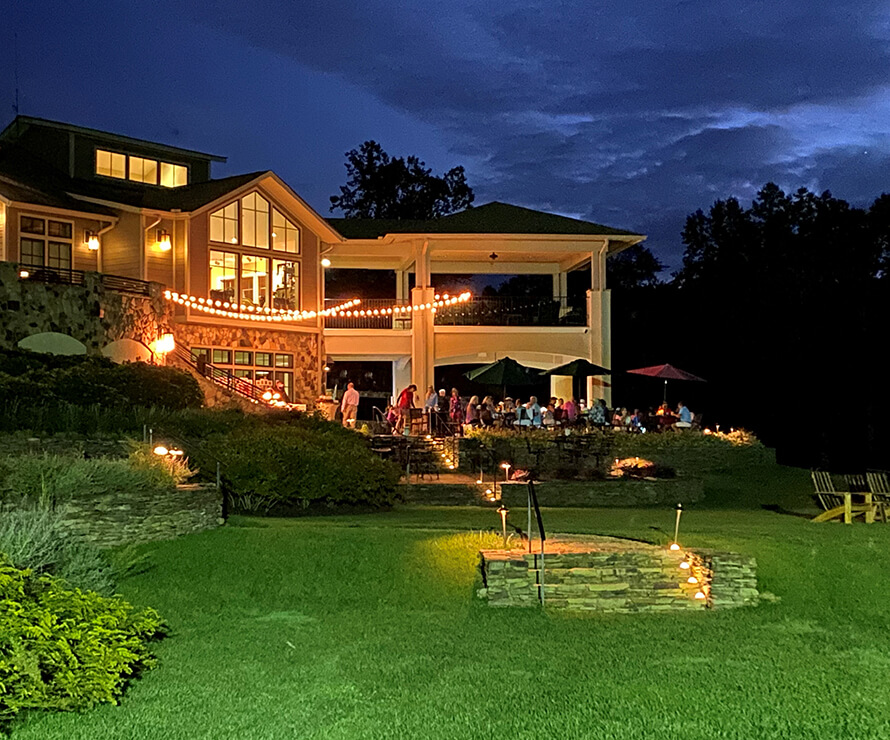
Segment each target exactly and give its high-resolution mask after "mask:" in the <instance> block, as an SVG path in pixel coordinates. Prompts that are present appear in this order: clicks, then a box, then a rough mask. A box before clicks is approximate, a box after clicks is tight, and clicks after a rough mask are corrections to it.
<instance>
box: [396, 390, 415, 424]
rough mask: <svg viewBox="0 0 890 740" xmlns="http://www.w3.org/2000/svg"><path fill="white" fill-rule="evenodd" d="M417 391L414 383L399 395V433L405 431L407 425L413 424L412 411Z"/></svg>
mask: <svg viewBox="0 0 890 740" xmlns="http://www.w3.org/2000/svg"><path fill="white" fill-rule="evenodd" d="M416 391H417V386H416V385H414V383H412V384H411V385H409V386H408V387H407V388H405V390H403V391H402V392H401V393H400V394H399V400H398V401H396V408H397V409H398V410H399V424H398V426H397V427H396V431H397V432H402V431H404V429H405V425H406V424H410V423H411V409H413V408H414V393H415V392H416Z"/></svg>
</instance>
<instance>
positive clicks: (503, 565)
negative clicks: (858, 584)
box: [478, 537, 758, 613]
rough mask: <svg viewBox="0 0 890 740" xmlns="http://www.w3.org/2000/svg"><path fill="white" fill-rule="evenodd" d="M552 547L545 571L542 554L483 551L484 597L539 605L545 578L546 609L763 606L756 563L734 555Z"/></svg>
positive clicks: (639, 547)
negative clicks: (760, 599) (758, 588)
mask: <svg viewBox="0 0 890 740" xmlns="http://www.w3.org/2000/svg"><path fill="white" fill-rule="evenodd" d="M548 549H555V551H553V552H547V553H546V554H545V556H544V561H543V571H542V567H541V555H540V554H539V553H527V552H523V551H518V550H483V551H482V552H481V553H480V558H481V563H480V569H481V572H482V580H483V587H482V589H480V590H479V592H478V595H479V596H480V598H484V599H485V600H487V602H488V603H489V605H490V606H534V605H536V604H538V603H539V594H540V588H541V582H542V579H543V583H544V587H543V588H544V602H545V605H546V606H547V607H549V608H556V609H569V610H579V611H599V612H611V613H635V612H661V611H692V610H701V609H706V608H710V609H717V608H721V609H726V608H733V607H739V606H749V605H754V604H756V603H757V601H758V592H757V575H756V567H757V564H756V562H755V560H754V558H750V557H746V556H742V555H738V554H735V553H716V552H672V551H670V550H667V549H665V548H659V547H655V546H653V545H646V544H644V543H638V542H633V541H630V540H619V539H615V538H608V537H596V538H574V539H573V540H572V541H571V542H569V543H559V544H557V545H556V546H555V547H552V546H550V545H548ZM682 563H687V564H688V566H689V567H688V568H685V569H684V568H683V567H681V564H682ZM690 578H692V579H694V582H692V583H690V582H689V580H690Z"/></svg>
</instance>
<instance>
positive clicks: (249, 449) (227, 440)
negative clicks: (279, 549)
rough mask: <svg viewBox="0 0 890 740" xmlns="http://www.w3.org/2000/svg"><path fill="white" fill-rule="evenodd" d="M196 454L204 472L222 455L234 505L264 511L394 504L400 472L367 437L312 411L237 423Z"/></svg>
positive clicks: (200, 447) (225, 478) (221, 460)
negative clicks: (282, 419)
mask: <svg viewBox="0 0 890 740" xmlns="http://www.w3.org/2000/svg"><path fill="white" fill-rule="evenodd" d="M193 457H197V459H198V463H199V465H200V466H201V467H202V468H204V469H205V470H212V469H215V466H216V461H217V460H219V461H220V463H221V464H222V473H223V480H224V483H225V486H226V488H227V490H228V492H229V494H230V495H231V496H232V501H233V503H234V505H235V508H236V509H240V510H246V511H254V512H264V513H268V512H271V511H274V510H276V509H279V510H286V509H287V508H289V507H294V506H302V507H306V506H308V505H309V504H310V503H324V504H366V505H372V506H385V505H389V504H392V503H393V502H394V501H395V486H396V484H397V483H398V480H399V474H400V471H399V469H398V467H397V466H395V465H393V464H392V463H389V462H385V461H383V460H380V459H379V458H377V457H376V456H375V455H374V453H373V452H371V450H370V449H369V447H368V445H367V442H366V440H365V439H364V438H363V437H362V436H361V435H359V434H356V433H355V432H352V431H350V430H347V429H343V428H342V427H340V426H339V425H336V424H331V423H330V422H326V421H320V420H317V419H315V418H313V417H302V418H299V419H296V420H293V421H292V423H289V424H273V425H268V424H266V425H254V424H251V425H248V426H245V427H241V428H237V429H235V430H233V431H231V432H229V433H227V434H223V435H216V436H214V437H212V438H210V439H208V440H207V441H206V442H204V443H203V444H201V445H199V447H198V450H197V452H196V453H195V454H194V455H193Z"/></svg>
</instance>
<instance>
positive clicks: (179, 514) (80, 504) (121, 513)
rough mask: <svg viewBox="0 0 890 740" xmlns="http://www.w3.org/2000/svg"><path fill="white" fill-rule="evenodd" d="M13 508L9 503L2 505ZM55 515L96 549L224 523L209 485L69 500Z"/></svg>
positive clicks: (164, 537) (218, 495) (214, 489)
mask: <svg viewBox="0 0 890 740" xmlns="http://www.w3.org/2000/svg"><path fill="white" fill-rule="evenodd" d="M14 508H15V504H12V503H10V502H6V503H4V504H3V507H2V509H3V510H5V511H11V510H13V509H14ZM58 511H59V512H60V513H61V518H62V522H61V525H62V527H64V529H65V530H66V531H67V532H69V533H70V534H71V535H72V536H73V537H74V538H76V539H78V540H82V541H85V542H90V543H92V544H95V545H97V546H99V547H116V546H118V545H126V544H130V543H142V542H155V541H157V540H169V539H172V538H174V537H179V536H180V535H183V534H191V533H192V532H201V531H203V530H205V529H213V528H215V527H218V526H219V525H221V524H223V521H224V520H223V518H222V515H223V506H222V493H221V492H220V491H219V490H218V489H217V487H216V486H214V485H209V484H192V485H185V486H177V487H176V488H175V489H174V490H167V491H163V490H160V491H159V490H143V491H127V492H125V493H122V492H116V493H110V494H105V495H102V496H91V497H89V498H72V499H69V500H67V501H64V502H61V503H59V504H58Z"/></svg>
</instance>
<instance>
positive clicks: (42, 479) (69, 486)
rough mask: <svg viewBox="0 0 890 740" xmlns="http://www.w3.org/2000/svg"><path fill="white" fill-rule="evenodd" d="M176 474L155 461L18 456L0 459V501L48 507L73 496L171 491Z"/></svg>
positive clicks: (63, 456)
mask: <svg viewBox="0 0 890 740" xmlns="http://www.w3.org/2000/svg"><path fill="white" fill-rule="evenodd" d="M176 482H177V474H175V473H174V472H172V471H171V470H170V469H169V468H168V469H167V470H166V471H164V469H163V466H161V465H159V464H158V463H157V462H156V461H152V463H151V464H150V465H149V464H148V463H147V462H140V461H139V460H137V461H135V462H131V461H129V460H112V459H108V458H96V459H90V460H84V459H82V458H77V457H68V456H65V455H19V456H15V457H5V458H0V501H2V500H16V501H19V500H22V499H25V500H27V501H29V502H30V503H31V505H37V503H38V502H45V503H47V504H48V505H54V504H56V503H59V502H62V501H65V500H66V499H68V498H73V497H80V496H83V497H89V496H101V495H103V494H108V493H112V492H115V491H123V492H126V491H137V490H144V489H145V488H162V489H168V488H172V487H173V486H174V485H175V484H176Z"/></svg>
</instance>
